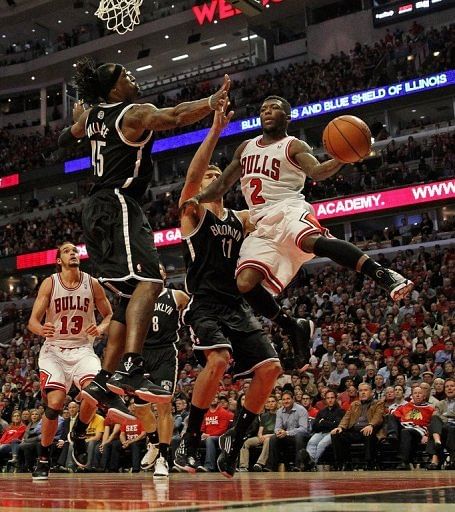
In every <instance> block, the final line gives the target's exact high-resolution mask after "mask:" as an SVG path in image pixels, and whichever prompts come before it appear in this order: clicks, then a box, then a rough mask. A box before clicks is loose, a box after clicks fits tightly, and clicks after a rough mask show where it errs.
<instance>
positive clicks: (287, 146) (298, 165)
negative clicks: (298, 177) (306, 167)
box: [284, 139, 302, 171]
mask: <svg viewBox="0 0 455 512" xmlns="http://www.w3.org/2000/svg"><path fill="white" fill-rule="evenodd" d="M294 140H295V139H291V140H290V141H289V142H288V143H287V144H286V150H285V152H284V154H285V155H286V160H287V161H288V162H289V163H290V164H292V165H293V166H294V167H297V169H298V170H299V171H301V170H302V167H301V166H300V164H299V163H298V162H297V161H296V160H294V159H293V158H292V156H291V154H290V153H289V148H290V147H291V144H292V143H293V141H294Z"/></svg>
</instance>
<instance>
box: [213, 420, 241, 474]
mask: <svg viewBox="0 0 455 512" xmlns="http://www.w3.org/2000/svg"><path fill="white" fill-rule="evenodd" d="M234 438H235V430H234V429H233V428H231V429H229V430H228V431H227V432H226V433H224V434H223V435H222V436H220V438H219V439H218V444H219V445H220V449H221V453H220V455H219V456H218V459H217V461H216V463H217V465H218V470H219V471H220V473H221V474H222V475H224V476H225V477H227V478H233V476H234V475H235V469H236V466H237V458H238V456H239V454H238V453H236V452H234Z"/></svg>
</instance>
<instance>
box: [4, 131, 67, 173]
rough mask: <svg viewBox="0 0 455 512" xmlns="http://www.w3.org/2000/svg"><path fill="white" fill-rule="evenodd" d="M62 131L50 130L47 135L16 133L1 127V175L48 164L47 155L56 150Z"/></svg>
mask: <svg viewBox="0 0 455 512" xmlns="http://www.w3.org/2000/svg"><path fill="white" fill-rule="evenodd" d="M59 134H60V132H59V131H49V132H48V133H47V134H46V135H41V134H40V133H38V132H37V133H35V134H33V135H15V134H14V133H12V132H11V131H10V130H7V129H0V158H1V161H2V165H1V171H0V176H7V175H9V174H13V173H17V172H18V173H22V172H24V171H29V170H31V169H35V168H37V167H44V166H45V165H46V156H47V155H48V154H49V153H50V152H51V151H55V149H56V146H57V140H58V136H59Z"/></svg>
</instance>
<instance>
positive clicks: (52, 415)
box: [44, 405, 62, 420]
mask: <svg viewBox="0 0 455 512" xmlns="http://www.w3.org/2000/svg"><path fill="white" fill-rule="evenodd" d="M61 413H62V411H57V410H56V409H52V408H51V407H49V406H48V405H46V408H45V409H44V415H45V416H46V418H47V419H48V420H56V419H57V418H58V417H59V415H60V414H61Z"/></svg>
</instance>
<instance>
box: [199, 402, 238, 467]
mask: <svg viewBox="0 0 455 512" xmlns="http://www.w3.org/2000/svg"><path fill="white" fill-rule="evenodd" d="M219 398H220V397H219V396H216V397H215V398H214V399H213V400H212V403H211V404H210V408H209V410H208V411H207V412H206V413H205V416H204V420H203V422H202V427H201V430H202V436H201V440H202V442H203V445H205V462H204V465H203V466H202V465H200V466H198V468H197V469H198V471H204V472H213V471H215V468H216V454H217V451H216V450H217V447H218V439H219V437H220V436H221V435H222V434H224V433H225V432H226V431H227V430H228V428H229V425H230V423H231V422H232V420H233V419H234V414H233V413H232V412H231V411H229V410H227V409H225V408H224V407H222V406H221V405H220V403H219Z"/></svg>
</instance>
